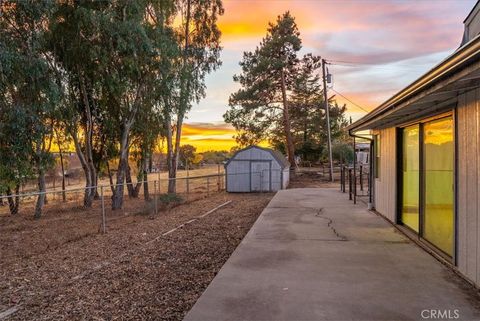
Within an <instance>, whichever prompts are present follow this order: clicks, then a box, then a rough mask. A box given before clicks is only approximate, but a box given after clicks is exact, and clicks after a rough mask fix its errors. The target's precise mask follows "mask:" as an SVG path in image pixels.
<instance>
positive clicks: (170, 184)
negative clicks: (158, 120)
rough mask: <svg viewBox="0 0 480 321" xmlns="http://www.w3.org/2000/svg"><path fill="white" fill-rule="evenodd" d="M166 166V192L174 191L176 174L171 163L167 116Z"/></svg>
mask: <svg viewBox="0 0 480 321" xmlns="http://www.w3.org/2000/svg"><path fill="white" fill-rule="evenodd" d="M166 129H167V130H166V132H167V168H168V193H169V194H171V193H175V191H176V184H175V176H176V172H177V171H176V169H174V163H173V133H172V124H171V121H170V119H169V117H167V128H166Z"/></svg>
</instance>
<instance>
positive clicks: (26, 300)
mask: <svg viewBox="0 0 480 321" xmlns="http://www.w3.org/2000/svg"><path fill="white" fill-rule="evenodd" d="M272 196H273V194H269V193H264V194H226V193H216V194H213V195H212V196H210V197H208V198H205V199H201V200H198V201H195V202H191V203H188V204H183V205H180V206H178V207H175V208H173V209H170V210H168V211H166V212H163V213H161V214H159V215H158V216H156V217H155V218H153V219H150V218H149V217H148V216H140V215H136V216H130V217H129V218H128V219H125V220H121V223H119V224H116V225H113V226H112V227H111V228H110V229H109V231H108V233H107V234H106V235H101V234H82V235H81V237H76V238H75V237H74V238H70V239H68V241H67V242H64V243H59V244H56V246H54V247H53V246H50V247H41V246H39V247H40V248H41V250H39V251H35V249H30V250H29V251H23V252H21V251H20V252H18V251H15V253H12V251H5V252H8V256H4V254H5V253H4V252H3V250H4V248H2V257H3V258H5V257H6V258H8V259H5V260H4V259H2V261H1V262H0V276H1V277H0V294H1V295H0V319H1V313H2V311H5V310H7V309H9V308H11V307H16V308H18V310H17V311H16V312H15V313H13V314H11V315H10V316H9V317H7V319H8V320H181V319H182V318H183V316H184V315H185V314H186V313H187V312H188V310H189V309H190V308H191V307H192V306H193V304H194V303H195V301H196V300H197V298H198V297H199V296H200V295H201V293H202V292H203V291H204V290H205V288H206V287H207V286H208V284H209V283H210V281H211V280H212V279H213V277H214V276H215V275H216V273H217V272H218V271H219V269H220V268H221V266H222V265H223V264H224V263H225V261H226V260H227V259H228V257H229V256H230V254H231V253H232V252H233V251H234V249H235V248H236V246H237V245H238V244H239V243H240V241H241V239H242V238H243V237H244V235H245V234H246V233H247V232H248V230H249V229H250V227H251V226H252V224H253V222H254V221H255V220H256V218H257V217H258V215H259V214H260V213H261V211H262V210H263V208H264V207H265V206H266V205H267V203H268V202H269V200H270V199H271V197H272ZM228 200H232V202H231V203H230V204H229V205H227V206H224V207H222V208H220V209H219V210H217V211H216V212H214V213H211V214H209V215H208V216H205V217H202V218H198V217H199V216H201V215H202V214H205V213H206V212H208V211H209V210H211V209H212V208H214V207H216V206H218V205H220V204H222V203H224V202H225V201H228ZM195 218H198V219H196V220H194V221H191V220H193V219H195ZM188 221H191V222H190V223H188V224H185V225H184V226H183V227H181V228H179V229H178V230H175V231H174V232H172V233H170V234H168V235H165V236H161V235H162V234H163V233H164V232H166V231H169V230H171V229H173V228H175V227H177V226H179V225H181V224H184V223H186V222H188ZM51 223H53V224H55V222H51ZM50 227H51V226H50ZM42 231H43V230H41V229H40V230H37V231H36V234H35V235H36V237H37V238H36V239H35V240H36V241H35V242H29V243H27V244H28V246H33V245H35V244H40V243H41V239H42ZM45 231H47V232H48V233H54V232H52V231H53V230H52V229H51V228H50V229H47V228H46V227H45ZM11 233H15V231H11ZM45 238H46V239H51V238H53V237H52V235H50V234H49V235H45ZM152 240H154V241H152ZM21 243H22V235H21V233H20V235H17V236H16V241H15V242H14V244H16V246H18V244H21Z"/></svg>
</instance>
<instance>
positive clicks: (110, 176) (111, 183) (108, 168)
mask: <svg viewBox="0 0 480 321" xmlns="http://www.w3.org/2000/svg"><path fill="white" fill-rule="evenodd" d="M107 172H108V180H109V182H110V190H111V191H112V195H113V194H114V193H115V185H114V184H113V176H112V171H110V165H109V164H108V161H107Z"/></svg>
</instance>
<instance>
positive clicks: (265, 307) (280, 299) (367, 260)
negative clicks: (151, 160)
mask: <svg viewBox="0 0 480 321" xmlns="http://www.w3.org/2000/svg"><path fill="white" fill-rule="evenodd" d="M233 214H234V213H232V215H233ZM431 310H434V311H431ZM438 310H440V313H441V315H440V316H441V317H442V318H438V316H439V312H438ZM445 313H449V315H447V314H445ZM457 315H458V317H457V318H455V317H456V316H457ZM433 316H435V317H437V318H435V317H433ZM422 317H424V319H425V320H427V319H428V320H432V319H434V320H439V319H442V320H443V319H448V317H450V318H451V319H457V320H480V310H479V299H478V297H477V296H476V295H475V294H474V291H473V290H472V289H471V287H469V286H468V285H467V284H466V282H464V281H463V280H462V279H460V278H459V277H458V276H456V275H455V274H453V273H452V272H451V271H450V270H449V269H447V268H446V267H444V266H443V265H442V264H440V263H439V262H438V261H437V260H435V259H434V258H433V257H431V256H430V255H429V254H427V253H426V252H424V251H423V250H422V249H420V248H419V247H417V246H416V245H415V244H413V243H412V242H410V241H409V240H408V239H407V238H405V237H404V236H403V235H401V234H400V233H398V232H396V231H395V229H394V228H393V227H392V226H391V225H389V224H388V223H387V222H385V221H384V220H383V219H382V218H380V217H378V216H377V215H375V214H373V213H370V212H368V211H366V210H365V208H364V205H363V204H362V205H356V206H354V205H353V203H352V202H351V201H348V199H347V196H346V195H345V194H341V193H340V192H338V190H336V189H314V188H310V189H293V190H285V191H280V192H279V193H277V194H276V195H275V197H274V198H273V199H272V201H271V202H270V204H269V205H268V206H267V207H266V208H265V210H264V211H263V213H262V214H261V216H260V217H259V218H258V220H257V222H256V223H255V224H254V226H253V227H252V229H251V230H250V232H249V233H248V234H247V236H246V237H245V238H244V239H243V241H242V243H241V244H240V246H239V247H238V248H237V249H236V250H235V252H234V253H233V254H232V256H231V257H230V259H229V260H228V261H227V262H226V263H225V265H224V266H223V268H222V269H221V270H220V272H219V273H218V275H217V276H216V277H215V279H214V280H213V281H212V283H211V284H210V286H209V287H208V288H207V290H206V291H205V292H204V293H203V295H202V296H201V297H200V299H199V300H198V301H197V303H196V304H195V306H194V307H193V308H192V310H191V311H190V312H189V313H188V315H187V316H186V318H185V320H188V321H194V320H195V321H199V320H201V321H215V320H222V321H224V320H229V321H235V320H422Z"/></svg>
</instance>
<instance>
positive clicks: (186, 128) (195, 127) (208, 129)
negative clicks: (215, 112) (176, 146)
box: [180, 123, 237, 152]
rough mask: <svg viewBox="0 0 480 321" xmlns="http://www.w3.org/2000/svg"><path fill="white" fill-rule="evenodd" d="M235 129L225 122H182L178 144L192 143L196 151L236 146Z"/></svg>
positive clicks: (228, 148)
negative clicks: (216, 123)
mask: <svg viewBox="0 0 480 321" xmlns="http://www.w3.org/2000/svg"><path fill="white" fill-rule="evenodd" d="M234 135H235V129H234V128H233V127H231V126H228V125H227V124H220V125H215V124H207V123H205V124H204V123H197V124H195V123H194V124H184V125H183V128H182V140H181V142H180V144H182V145H185V144H189V145H193V146H195V147H196V148H197V151H198V152H203V151H206V150H230V149H231V148H232V147H233V146H236V145H237V144H236V142H235V139H234V138H233V136H234Z"/></svg>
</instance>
